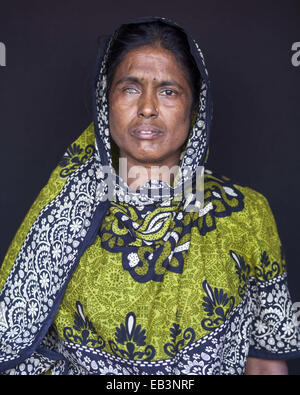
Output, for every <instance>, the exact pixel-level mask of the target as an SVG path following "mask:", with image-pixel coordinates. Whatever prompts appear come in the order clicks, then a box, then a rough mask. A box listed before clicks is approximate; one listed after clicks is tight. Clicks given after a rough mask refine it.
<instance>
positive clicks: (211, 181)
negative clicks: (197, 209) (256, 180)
mask: <svg viewBox="0 0 300 395" xmlns="http://www.w3.org/2000/svg"><path fill="white" fill-rule="evenodd" d="M209 201H210V202H212V205H213V207H214V209H213V211H214V215H215V216H216V217H230V218H231V221H233V220H234V219H237V221H238V222H239V223H241V222H244V223H249V224H250V223H251V226H252V227H254V228H261V227H264V226H266V225H267V224H269V225H270V226H272V227H273V228H274V226H275V224H274V217H273V213H272V210H271V208H270V205H269V201H268V199H267V197H266V196H265V195H264V194H263V193H261V192H260V191H257V190H256V189H254V188H252V187H249V186H248V185H245V184H242V183H240V182H237V181H236V180H234V179H233V178H229V177H228V176H224V175H222V174H220V173H217V172H215V171H211V170H205V175H204V202H209ZM234 213H236V214H235V215H233V214H234Z"/></svg>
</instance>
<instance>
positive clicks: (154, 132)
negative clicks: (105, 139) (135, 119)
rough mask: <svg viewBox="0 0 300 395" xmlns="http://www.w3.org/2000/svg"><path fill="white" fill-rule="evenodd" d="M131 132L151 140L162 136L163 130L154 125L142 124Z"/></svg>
mask: <svg viewBox="0 0 300 395" xmlns="http://www.w3.org/2000/svg"><path fill="white" fill-rule="evenodd" d="M131 134H132V135H133V136H135V137H137V138H139V139H142V140H151V139H155V138H156V137H159V136H161V135H162V134H163V132H162V130H160V129H158V128H156V127H154V126H150V125H147V126H146V125H142V126H139V127H138V128H136V129H134V130H133V131H132V132H131Z"/></svg>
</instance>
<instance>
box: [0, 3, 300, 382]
mask: <svg viewBox="0 0 300 395" xmlns="http://www.w3.org/2000/svg"><path fill="white" fill-rule="evenodd" d="M142 16H166V17H168V18H170V19H173V20H175V21H177V22H178V23H179V24H181V25H182V26H184V27H185V28H186V29H187V30H188V31H189V32H190V33H191V34H192V35H193V37H194V38H195V39H196V41H197V42H198V43H199V44H200V47H201V48H202V50H203V52H204V55H205V58H206V63H207V67H208V71H209V74H210V78H211V81H212V90H213V99H214V121H213V127H212V136H211V145H210V158H209V163H208V164H209V168H211V169H212V170H216V171H217V172H220V173H223V174H225V175H227V176H229V177H232V178H233V179H234V180H236V181H237V182H238V183H241V184H246V185H249V186H251V187H252V188H254V189H256V190H258V191H260V192H261V193H263V194H264V195H265V196H266V197H267V198H268V200H269V202H270V205H271V208H272V209H273V212H274V214H275V217H276V220H277V224H278V229H279V234H280V236H281V239H282V242H283V245H284V247H285V252H286V256H287V261H288V270H289V286H290V292H291V294H292V298H293V301H294V302H297V301H299V302H300V287H299V279H300V269H299V264H300V263H299V250H298V248H299V230H298V229H299V220H300V188H299V170H300V166H299V143H300V138H299V132H300V111H299V103H300V66H299V67H294V66H293V65H292V63H291V57H292V54H293V53H292V51H291V47H292V44H293V43H294V42H299V41H300V3H299V1H297V0H295V1H288V0H285V1H283V0H282V1H275V0H273V1H271V0H269V1H267V0H259V1H258V0H244V1H240V0H236V1H233V0H227V1H224V0H209V1H202V0H197V1H196V0H195V1H191V0H182V1H178V0H172V1H170V0H167V1H163V0H152V1H141V0H140V1H137V0H107V1H101V0H85V1H79V0H72V1H59V0H56V1H53V0H51V1H50V0H43V1H32V0H27V1H24V2H21V1H14V0H12V1H6V0H5V1H4V0H1V3H0V41H1V42H3V43H4V44H5V45H6V49H7V59H6V61H7V65H6V67H0V131H1V145H0V147H1V148H0V161H1V162H0V168H1V184H0V188H1V195H0V203H1V210H0V213H1V214H0V215H1V217H0V221H1V222H0V223H1V230H0V243H1V244H0V262H2V260H3V258H4V255H5V253H6V251H7V248H8V246H9V243H10V241H11V240H12V238H13V236H14V234H15V232H16V230H17V228H18V227H19V225H20V224H21V221H22V219H23V218H24V216H25V214H26V212H27V210H28V209H29V207H30V205H31V203H32V202H33V201H34V199H35V198H36V196H37V194H38V192H39V191H40V189H41V187H42V186H43V185H44V184H45V183H46V182H47V179H48V177H49V175H50V172H51V171H52V170H53V168H54V167H55V166H56V165H57V162H58V161H59V159H60V158H61V156H62V155H63V153H64V151H65V149H66V148H67V146H68V145H69V144H70V143H71V142H72V141H73V140H75V139H76V138H77V137H78V136H79V135H80V133H81V132H82V131H83V129H84V128H86V126H87V125H88V124H89V123H90V122H91V121H92V113H91V86H92V78H93V72H94V64H95V59H96V53H97V37H98V36H101V35H103V34H107V33H109V32H111V31H112V30H113V29H114V28H115V27H116V26H117V25H119V24H120V23H122V22H126V21H128V20H130V19H134V18H136V17H142ZM289 367H290V373H291V374H299V373H300V360H299V359H298V360H294V361H291V362H289Z"/></svg>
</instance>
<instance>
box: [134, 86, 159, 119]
mask: <svg viewBox="0 0 300 395" xmlns="http://www.w3.org/2000/svg"><path fill="white" fill-rule="evenodd" d="M138 116H139V117H143V118H154V117H157V116H158V106H157V100H156V95H155V94H153V93H152V92H144V93H143V94H142V95H141V97H140V100H139V105H138Z"/></svg>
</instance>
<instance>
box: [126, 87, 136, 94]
mask: <svg viewBox="0 0 300 395" xmlns="http://www.w3.org/2000/svg"><path fill="white" fill-rule="evenodd" d="M123 92H126V93H129V94H130V95H132V94H134V93H138V91H137V89H135V88H124V89H123Z"/></svg>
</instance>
